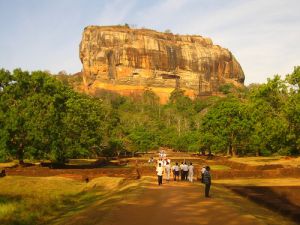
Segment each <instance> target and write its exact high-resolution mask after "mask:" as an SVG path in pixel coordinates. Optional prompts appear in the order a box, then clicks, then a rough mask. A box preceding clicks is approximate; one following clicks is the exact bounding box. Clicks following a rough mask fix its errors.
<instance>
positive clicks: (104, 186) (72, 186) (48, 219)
mask: <svg viewBox="0 0 300 225" xmlns="http://www.w3.org/2000/svg"><path fill="white" fill-rule="evenodd" d="M120 186H122V190H123V191H125V192H126V190H128V189H129V188H132V187H133V186H134V187H135V186H136V187H137V186H138V184H137V182H136V181H124V179H123V178H110V177H101V178H96V179H93V180H92V181H91V182H89V183H84V182H80V181H75V180H72V179H68V178H62V177H22V176H19V177H17V176H14V177H5V178H2V179H0V187H1V189H0V224H1V225H8V224H10V225H11V224H18V225H27V224H28V225H29V224H45V223H46V224H54V223H55V224H59V223H60V220H62V219H63V218H65V217H67V216H68V215H72V213H75V212H78V211H80V210H82V209H84V207H85V206H86V205H90V204H92V203H93V202H94V201H96V200H97V201H98V204H99V200H100V199H102V198H103V199H105V200H107V199H109V198H113V196H114V194H115V192H116V191H120V188H119V187H120ZM108 195H109V196H110V197H108ZM57 218H59V220H57ZM61 224H64V223H61Z"/></svg>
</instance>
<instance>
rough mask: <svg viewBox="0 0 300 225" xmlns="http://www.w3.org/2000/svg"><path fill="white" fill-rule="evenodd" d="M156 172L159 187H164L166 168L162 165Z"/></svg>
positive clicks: (159, 165)
mask: <svg viewBox="0 0 300 225" xmlns="http://www.w3.org/2000/svg"><path fill="white" fill-rule="evenodd" d="M156 172H157V180H158V185H162V178H163V173H164V168H163V167H162V166H161V163H159V164H158V167H157V168H156Z"/></svg>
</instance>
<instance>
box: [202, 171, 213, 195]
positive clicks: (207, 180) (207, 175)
mask: <svg viewBox="0 0 300 225" xmlns="http://www.w3.org/2000/svg"><path fill="white" fill-rule="evenodd" d="M209 171H210V167H209V166H207V167H206V168H205V172H204V174H203V183H204V184H205V197H206V198H209V197H210V196H209V190H210V185H211V175H210V172H209Z"/></svg>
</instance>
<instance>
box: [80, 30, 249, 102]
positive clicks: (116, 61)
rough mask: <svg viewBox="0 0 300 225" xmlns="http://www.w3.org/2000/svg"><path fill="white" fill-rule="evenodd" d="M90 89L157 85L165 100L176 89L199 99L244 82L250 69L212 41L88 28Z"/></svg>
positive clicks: (84, 58) (126, 90) (84, 45)
mask: <svg viewBox="0 0 300 225" xmlns="http://www.w3.org/2000/svg"><path fill="white" fill-rule="evenodd" d="M80 59H81V62H82V64H83V83H84V86H85V90H86V91H88V92H90V93H92V92H95V91H96V90H98V89H106V90H112V91H116V92H119V93H121V94H124V95H129V94H131V93H139V92H142V91H143V90H144V89H145V88H150V89H152V90H153V91H154V92H155V93H156V94H158V95H159V96H160V97H161V101H162V102H165V101H166V100H167V98H168V97H169V95H170V93H171V92H172V91H173V90H174V88H178V87H180V88H181V89H184V90H186V94H187V95H189V96H191V97H195V96H199V95H213V94H216V93H217V92H218V89H219V87H220V85H222V84H225V83H232V84H234V85H237V86H239V85H242V84H243V82H244V73H243V70H242V68H241V66H240V64H239V63H238V62H237V60H236V59H235V57H234V56H233V55H232V53H231V52H230V51H229V50H227V49H224V48H222V47H220V46H218V45H213V43H212V41H211V39H209V38H204V37H201V36H198V35H174V34H171V33H161V32H157V31H154V30H148V29H130V28H128V27H126V26H88V27H86V28H85V29H84V32H83V37H82V41H81V44H80Z"/></svg>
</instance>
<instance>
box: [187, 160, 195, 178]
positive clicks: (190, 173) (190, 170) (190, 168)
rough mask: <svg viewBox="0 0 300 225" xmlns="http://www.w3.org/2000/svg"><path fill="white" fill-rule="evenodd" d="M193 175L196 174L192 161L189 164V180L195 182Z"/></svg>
mask: <svg viewBox="0 0 300 225" xmlns="http://www.w3.org/2000/svg"><path fill="white" fill-rule="evenodd" d="M193 176H194V166H193V163H192V162H191V163H190V165H189V176H188V180H189V181H190V182H193Z"/></svg>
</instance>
